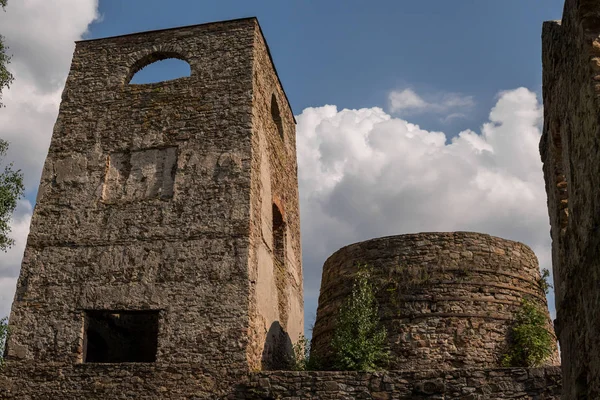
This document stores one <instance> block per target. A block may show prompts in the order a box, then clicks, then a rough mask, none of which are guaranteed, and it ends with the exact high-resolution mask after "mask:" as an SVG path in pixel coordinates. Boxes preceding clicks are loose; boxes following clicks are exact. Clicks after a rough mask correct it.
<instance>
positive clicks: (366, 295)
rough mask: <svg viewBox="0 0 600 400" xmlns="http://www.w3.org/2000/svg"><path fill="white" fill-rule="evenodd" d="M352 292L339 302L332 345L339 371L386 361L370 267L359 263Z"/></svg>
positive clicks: (370, 368) (366, 368) (377, 365)
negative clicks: (340, 305) (342, 301)
mask: <svg viewBox="0 0 600 400" xmlns="http://www.w3.org/2000/svg"><path fill="white" fill-rule="evenodd" d="M358 268H359V271H358V273H357V275H356V278H355V280H354V283H353V286H352V293H351V295H350V297H349V298H348V299H347V300H346V302H345V303H344V304H343V305H342V307H341V309H340V313H339V315H338V321H337V325H336V329H335V333H334V337H333V340H332V343H331V346H332V348H333V350H334V367H335V368H336V369H339V370H350V371H377V370H380V369H382V367H383V366H384V365H385V364H387V362H388V359H389V349H388V347H387V332H386V330H385V327H382V326H381V325H380V321H379V314H378V305H377V301H376V299H375V294H374V291H373V285H372V283H371V270H370V269H369V267H367V266H360V265H359V266H358Z"/></svg>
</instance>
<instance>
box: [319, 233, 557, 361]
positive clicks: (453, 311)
mask: <svg viewBox="0 0 600 400" xmlns="http://www.w3.org/2000/svg"><path fill="white" fill-rule="evenodd" d="M361 264H363V265H364V264H366V265H368V266H370V267H371V268H372V282H373V284H374V288H375V291H376V297H377V300H378V303H379V314H380V318H381V321H382V323H383V325H384V326H385V327H386V330H387V334H388V343H389V346H390V352H391V359H390V365H389V366H388V368H389V369H397V370H419V369H451V368H471V367H484V368H487V367H498V366H500V364H501V358H502V355H503V354H504V353H505V352H506V351H507V349H508V347H507V345H508V342H507V336H508V331H509V327H510V325H511V323H512V321H513V320H514V317H515V313H516V312H517V311H518V309H519V308H520V306H521V302H522V300H523V299H524V298H528V299H530V300H531V301H533V302H535V303H536V304H537V305H538V306H539V307H541V309H542V310H544V312H545V313H546V315H548V306H547V302H546V296H545V293H544V291H543V289H542V288H541V286H540V284H539V280H540V271H539V267H538V261H537V258H536V256H535V254H534V253H533V251H532V250H531V249H530V248H529V247H527V246H525V245H524V244H522V243H518V242H514V241H510V240H505V239H501V238H497V237H493V236H490V235H485V234H479V233H470V232H452V233H420V234H410V235H400V236H390V237H384V238H378V239H372V240H368V241H365V242H360V243H356V244H352V245H349V246H346V247H344V248H342V249H340V250H338V251H337V252H336V253H334V254H333V255H332V256H331V257H329V259H328V260H327V261H326V262H325V265H324V267H323V278H322V281H321V293H320V297H319V307H318V310H317V319H316V322H315V327H314V330H313V341H312V350H313V352H314V353H313V354H314V355H315V356H317V357H318V358H320V359H321V360H322V361H324V362H325V364H330V363H331V358H332V349H331V346H330V343H331V339H332V337H333V333H334V330H335V325H336V320H337V315H338V311H339V309H340V306H341V305H342V304H343V302H344V300H345V299H346V298H347V297H348V296H349V295H350V294H351V291H352V283H353V281H354V278H355V275H356V273H357V271H358V265H361ZM548 328H549V330H551V331H552V333H553V334H554V332H553V330H552V326H551V323H550V318H549V315H548ZM547 364H548V365H558V364H559V357H558V353H557V352H555V354H554V355H553V357H552V358H551V359H550V360H548V362H547Z"/></svg>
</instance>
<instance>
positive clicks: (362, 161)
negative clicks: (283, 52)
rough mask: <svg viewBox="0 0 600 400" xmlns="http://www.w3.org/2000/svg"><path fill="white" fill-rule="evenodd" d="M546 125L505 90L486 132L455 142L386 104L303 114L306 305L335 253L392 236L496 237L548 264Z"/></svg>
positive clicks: (536, 107) (524, 99)
mask: <svg viewBox="0 0 600 400" xmlns="http://www.w3.org/2000/svg"><path fill="white" fill-rule="evenodd" d="M410 101H413V102H414V103H415V104H416V103H418V102H416V101H414V99H413V100H410ZM406 104H408V103H406ZM541 119H542V109H541V106H540V104H539V103H538V100H537V98H536V95H535V93H533V92H531V91H529V90H527V89H525V88H519V89H516V90H511V91H506V92H502V93H500V94H499V97H498V101H497V103H496V105H495V106H494V108H493V109H492V110H491V112H490V114H489V122H487V123H485V124H484V125H483V126H482V127H481V129H480V132H479V133H476V132H475V131H471V130H466V131H463V132H461V133H460V134H459V135H458V136H456V137H454V138H452V139H451V140H449V139H448V137H447V136H446V135H445V134H444V133H442V132H431V131H426V130H423V129H421V128H420V127H419V126H418V125H415V124H412V123H410V122H407V121H406V120H403V119H400V118H394V117H392V116H390V115H388V114H387V113H385V112H384V111H383V110H382V109H380V108H370V109H360V110H347V109H345V110H338V109H337V108H336V107H335V106H331V105H328V106H324V107H318V108H307V109H305V110H304V111H303V112H302V114H300V115H299V116H298V117H297V120H298V127H297V142H298V163H299V166H298V173H299V180H300V198H301V200H300V201H301V203H300V204H301V218H302V221H301V226H302V241H303V242H302V248H303V251H304V273H305V291H306V303H307V306H315V305H316V299H317V295H318V290H319V281H320V276H321V266H322V265H323V262H324V261H325V259H326V258H327V257H328V256H329V255H330V254H331V253H333V252H334V251H336V250H337V249H339V248H340V247H342V246H344V245H347V244H350V243H353V242H357V241H360V240H365V239H369V238H373V237H379V236H384V235H396V234H401V233H410V232H423V231H455V230H466V231H477V232H484V233H490V234H492V235H496V236H500V237H503V238H507V239H513V240H518V241H521V242H524V243H525V244H527V245H529V246H530V247H532V248H533V250H534V251H536V252H537V254H538V257H539V259H540V261H542V266H544V267H547V268H550V237H549V234H548V232H549V222H548V214H547V210H546V194H545V190H544V181H543V175H542V165H541V161H540V157H539V154H538V143H539V139H540V136H541V131H540V123H541Z"/></svg>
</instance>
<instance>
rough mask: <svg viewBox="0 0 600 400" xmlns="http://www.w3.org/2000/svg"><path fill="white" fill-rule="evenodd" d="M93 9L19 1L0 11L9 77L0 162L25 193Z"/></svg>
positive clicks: (1, 113)
mask: <svg viewBox="0 0 600 400" xmlns="http://www.w3.org/2000/svg"><path fill="white" fill-rule="evenodd" d="M97 8H98V2H97V0H59V1H52V2H49V1H45V0H19V1H9V2H8V6H7V7H6V12H0V34H2V35H3V36H4V39H5V42H6V45H8V47H9V49H8V53H9V54H11V55H12V60H11V63H10V64H9V65H8V67H9V69H10V70H11V72H12V73H13V75H14V77H15V80H14V82H13V84H12V86H11V88H10V89H9V90H5V91H4V92H3V93H2V102H3V103H4V104H5V105H6V108H3V109H0V137H2V138H3V139H5V140H8V141H9V143H10V147H9V151H8V154H7V157H6V159H7V160H14V161H15V166H16V167H17V168H20V169H21V170H22V171H23V172H24V176H25V186H26V189H27V191H29V192H31V191H35V190H36V189H37V185H38V183H39V178H40V174H41V168H42V164H43V162H44V159H45V158H46V154H47V152H48V146H49V144H50V137H51V136H52V128H53V125H54V122H55V120H56V116H57V114H58V106H59V104H60V96H61V92H62V89H63V87H64V83H65V80H66V77H67V73H68V72H69V64H70V62H71V58H72V55H73V49H74V46H75V43H74V42H75V41H76V40H79V39H81V38H82V36H83V35H84V34H85V33H86V31H87V27H88V25H89V24H90V23H91V22H92V21H94V20H95V18H97V16H98V14H97Z"/></svg>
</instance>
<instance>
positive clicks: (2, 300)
mask: <svg viewBox="0 0 600 400" xmlns="http://www.w3.org/2000/svg"><path fill="white" fill-rule="evenodd" d="M32 212H33V207H32V206H31V203H30V202H29V201H27V200H21V201H19V203H18V205H17V209H16V210H15V213H14V214H13V219H12V221H11V235H10V236H11V237H12V238H13V239H15V245H14V246H13V247H12V248H11V249H10V250H8V251H7V252H6V253H0V259H1V260H2V262H1V263H0V318H2V317H3V316H6V315H8V313H9V312H10V305H11V303H12V301H13V294H14V292H15V288H16V285H17V278H18V277H19V269H20V267H21V260H22V258H23V252H24V251H25V244H26V242H27V234H28V233H29V224H30V223H31V214H32Z"/></svg>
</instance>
